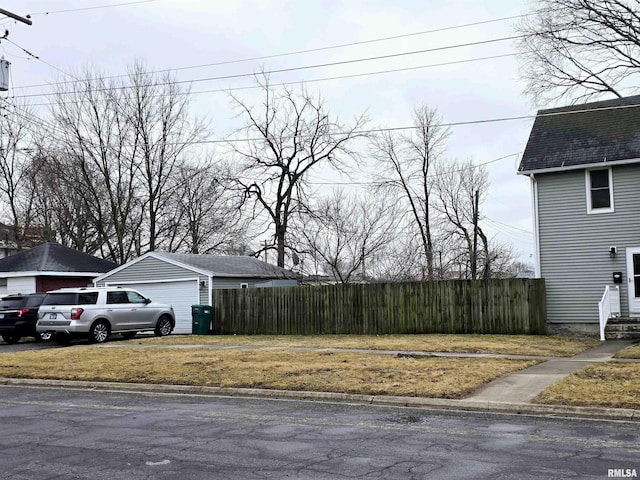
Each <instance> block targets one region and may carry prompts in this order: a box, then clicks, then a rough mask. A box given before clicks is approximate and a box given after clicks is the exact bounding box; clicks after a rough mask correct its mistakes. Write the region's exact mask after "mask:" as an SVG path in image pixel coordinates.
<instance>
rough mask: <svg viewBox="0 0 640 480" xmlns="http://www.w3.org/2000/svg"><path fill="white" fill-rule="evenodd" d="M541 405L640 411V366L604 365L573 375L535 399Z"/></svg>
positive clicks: (613, 363)
mask: <svg viewBox="0 0 640 480" xmlns="http://www.w3.org/2000/svg"><path fill="white" fill-rule="evenodd" d="M535 401H536V402H539V403H548V404H560V405H576V406H594V407H615V408H639V407H640V363H618V362H605V363H599V364H596V365H591V366H589V367H586V368H584V369H582V370H579V371H577V372H574V373H572V374H571V375H569V376H568V377H567V378H565V379H563V380H561V381H560V382H558V383H556V384H555V385H552V386H551V387H549V388H548V389H547V390H545V391H544V392H542V393H541V394H540V395H539V396H538V397H537V398H536V399H535Z"/></svg>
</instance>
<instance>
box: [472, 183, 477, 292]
mask: <svg viewBox="0 0 640 480" xmlns="http://www.w3.org/2000/svg"><path fill="white" fill-rule="evenodd" d="M477 272H478V190H476V191H475V194H474V198H473V252H472V254H471V279H472V280H475V279H476V275H477Z"/></svg>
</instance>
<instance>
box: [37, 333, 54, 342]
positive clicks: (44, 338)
mask: <svg viewBox="0 0 640 480" xmlns="http://www.w3.org/2000/svg"><path fill="white" fill-rule="evenodd" d="M35 338H36V342H48V341H49V340H51V332H40V333H36V335H35Z"/></svg>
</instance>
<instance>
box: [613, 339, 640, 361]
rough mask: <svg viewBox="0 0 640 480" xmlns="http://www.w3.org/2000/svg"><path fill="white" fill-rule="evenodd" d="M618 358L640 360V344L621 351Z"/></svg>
mask: <svg viewBox="0 0 640 480" xmlns="http://www.w3.org/2000/svg"><path fill="white" fill-rule="evenodd" d="M616 358H632V359H633V358H637V359H640V343H638V344H636V345H632V346H630V347H627V348H625V349H624V350H620V351H619V352H618V353H617V354H616Z"/></svg>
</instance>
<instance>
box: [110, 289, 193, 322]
mask: <svg viewBox="0 0 640 480" xmlns="http://www.w3.org/2000/svg"><path fill="white" fill-rule="evenodd" d="M109 285H122V286H123V287H126V288H133V289H134V290H138V291H139V292H140V293H142V294H143V295H144V296H145V297H147V298H150V299H151V300H153V301H154V302H160V303H168V304H169V305H171V306H172V307H173V310H174V312H175V314H176V328H175V329H174V330H173V333H191V305H197V304H199V303H200V298H199V293H198V280H195V279H194V280H178V281H172V282H153V283H113V284H111V283H109Z"/></svg>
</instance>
